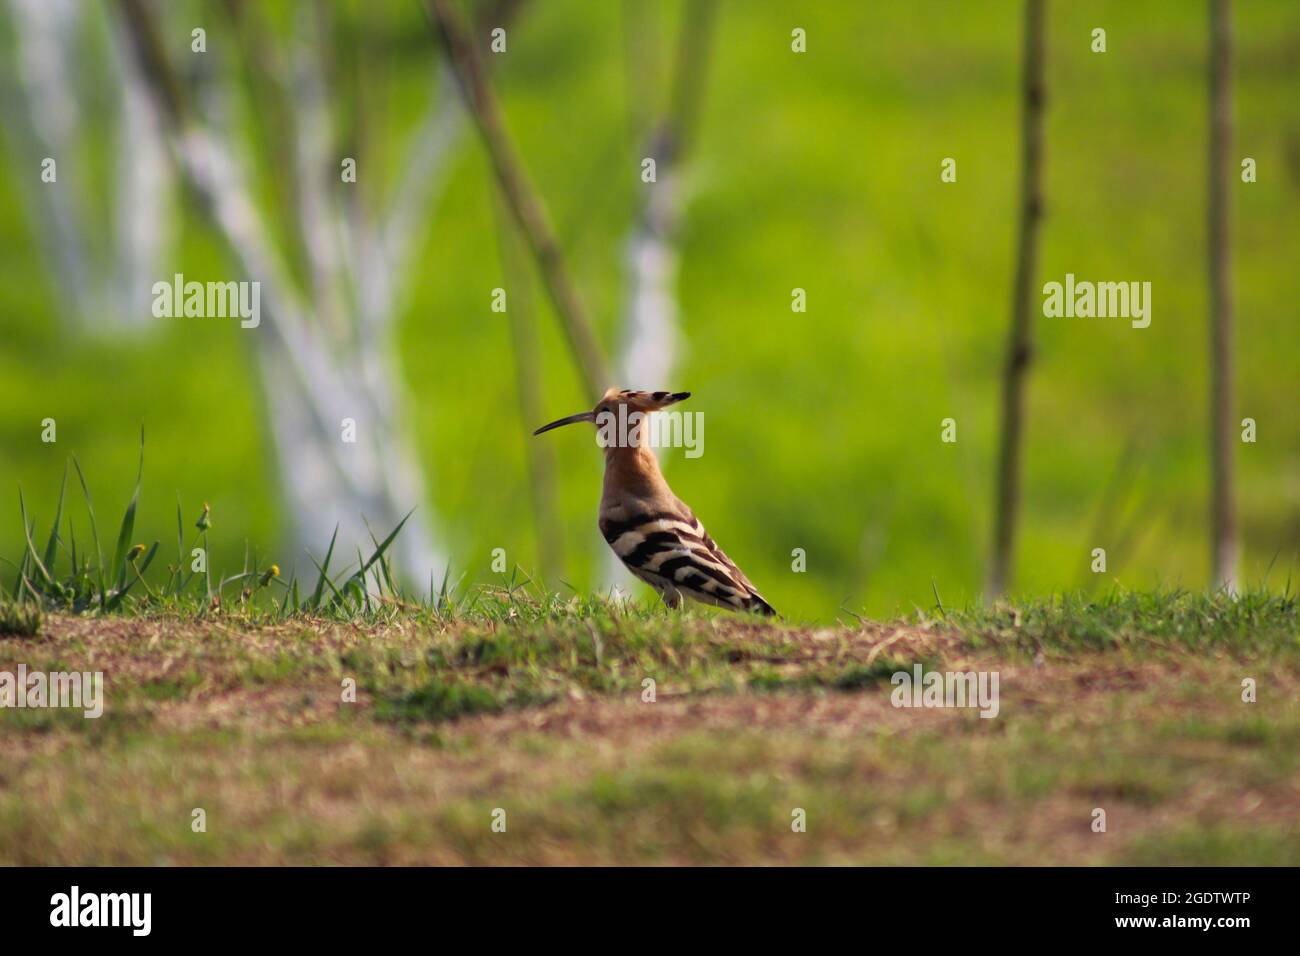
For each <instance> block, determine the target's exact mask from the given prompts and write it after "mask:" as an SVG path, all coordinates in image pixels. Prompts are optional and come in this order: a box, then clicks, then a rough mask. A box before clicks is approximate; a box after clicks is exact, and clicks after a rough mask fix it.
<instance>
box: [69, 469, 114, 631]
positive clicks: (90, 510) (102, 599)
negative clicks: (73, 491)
mask: <svg viewBox="0 0 1300 956" xmlns="http://www.w3.org/2000/svg"><path fill="white" fill-rule="evenodd" d="M72 467H73V468H75V469H77V479H78V480H79V481H80V482H81V493H82V494H83V495H84V496H85V498H86V513H87V514H88V515H90V535H91V537H92V538H93V539H94V541H95V575H96V577H97V578H98V579H99V605H100V607H101V608H103V607H104V605H105V603H106V602H107V600H108V596H107V594H105V591H104V552H103V550H102V549H101V548H100V546H99V528H98V526H97V525H96V523H95V505H94V503H93V502H92V501H91V500H90V488H89V487H87V486H86V476H85V475H84V474H83V473H82V471H81V463H80V462H79V461H77V456H76V455H73V456H72Z"/></svg>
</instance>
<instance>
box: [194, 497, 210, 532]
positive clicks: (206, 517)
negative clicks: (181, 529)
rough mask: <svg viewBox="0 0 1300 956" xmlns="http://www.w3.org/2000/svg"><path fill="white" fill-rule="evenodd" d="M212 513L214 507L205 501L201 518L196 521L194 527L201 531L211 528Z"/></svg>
mask: <svg viewBox="0 0 1300 956" xmlns="http://www.w3.org/2000/svg"><path fill="white" fill-rule="evenodd" d="M211 514H212V509H211V508H209V507H208V503H207V502H206V501H205V502H203V514H201V515H199V520H198V521H196V522H194V527H196V528H198V529H199V530H200V531H207V530H208V529H209V528H211V527H212V518H211Z"/></svg>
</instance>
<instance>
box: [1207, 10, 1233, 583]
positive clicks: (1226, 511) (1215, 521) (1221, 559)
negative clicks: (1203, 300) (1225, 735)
mask: <svg viewBox="0 0 1300 956" xmlns="http://www.w3.org/2000/svg"><path fill="white" fill-rule="evenodd" d="M1209 82H1210V90H1209V93H1210V97H1209V100H1210V116H1209V120H1210V139H1209V202H1208V206H1207V215H1206V220H1207V221H1206V231H1207V240H1208V241H1207V250H1208V256H1209V262H1208V266H1209V280H1210V484H1211V492H1210V534H1211V538H1210V563H1211V574H1212V577H1213V582H1214V586H1215V587H1216V588H1227V589H1229V590H1231V589H1232V588H1234V587H1235V586H1236V583H1237V557H1238V555H1237V548H1238V543H1237V512H1236V504H1235V501H1234V496H1233V484H1234V472H1235V467H1234V461H1233V449H1234V434H1233V433H1234V431H1235V430H1236V425H1235V422H1234V417H1235V416H1234V414H1233V395H1234V393H1235V374H1234V368H1233V366H1234V353H1235V351H1236V349H1235V346H1234V341H1233V340H1234V332H1233V326H1234V323H1235V316H1234V308H1233V285H1232V244H1231V235H1230V233H1231V219H1232V197H1231V192H1230V189H1231V177H1232V160H1231V158H1230V157H1229V155H1228V152H1229V150H1230V149H1231V148H1232V4H1231V2H1230V0H1210V71H1209Z"/></svg>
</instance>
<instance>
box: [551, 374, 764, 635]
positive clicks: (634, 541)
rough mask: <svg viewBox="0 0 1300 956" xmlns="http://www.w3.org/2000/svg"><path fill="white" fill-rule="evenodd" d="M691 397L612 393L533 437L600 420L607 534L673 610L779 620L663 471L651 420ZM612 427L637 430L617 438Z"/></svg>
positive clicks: (612, 545) (602, 513)
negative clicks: (701, 607)
mask: <svg viewBox="0 0 1300 956" xmlns="http://www.w3.org/2000/svg"><path fill="white" fill-rule="evenodd" d="M690 397H691V393H690V392H637V391H631V390H629V389H623V390H622V391H620V390H618V389H614V388H611V389H609V391H607V392H605V396H604V397H603V398H602V399H601V400H600V402H599V403H598V404H597V405H596V407H595V408H594V409H592V410H591V411H589V412H579V413H578V414H577V415H569V416H568V417H567V418H561V419H559V420H557V421H553V422H551V423H550V424H549V425H543V426H542V427H541V428H539V429H537V431H535V432H533V434H534V435H540V434H541V433H542V432H547V431H550V430H551V429H552V428H559V427H560V426H561V425H571V424H574V423H575V422H592V423H595V424H596V425H597V426H598V427H599V428H600V429H601V444H602V445H603V446H604V451H605V485H604V490H603V491H602V492H601V496H600V521H599V525H600V533H601V535H603V536H604V538H605V541H606V543H608V544H609V546H610V548H612V549H613V551H614V554H615V555H617V556H618V559H619V560H620V561H622V562H623V564H624V565H625V566H626V567H627V569H628V570H629V571H631V572H632V573H633V574H634V575H636V577H638V578H640V579H641V580H642V581H644V582H646V583H647V584H649V585H650V586H651V587H652V588H654V589H655V590H656V591H658V592H659V596H660V597H662V598H663V600H664V603H665V604H667V605H668V607H670V608H674V609H676V608H678V607H681V603H682V598H683V597H688V598H691V599H692V600H695V601H700V602H702V603H704V604H712V605H715V606H717V607H723V608H728V609H730V610H733V611H755V612H757V613H759V614H766V615H775V614H776V610H775V609H774V608H773V607H772V605H770V604H768V603H767V601H765V600H764V599H763V597H762V595H760V594H759V593H758V591H756V590H755V589H754V585H752V584H750V583H749V578H747V577H745V575H744V573H743V572H742V571H741V570H740V568H738V567H736V565H735V563H734V562H733V561H732V560H731V559H730V558H729V557H727V555H726V554H725V553H724V552H723V550H722V549H721V548H719V547H718V546H717V544H716V543H715V542H714V540H713V539H712V538H710V537H709V534H708V532H707V531H705V530H704V526H703V525H701V524H700V522H699V519H698V518H696V517H695V514H694V513H693V512H692V511H691V509H690V508H688V507H687V506H686V504H685V503H684V502H683V501H682V500H681V499H680V498H678V497H677V496H676V495H675V494H673V491H672V489H671V488H669V487H668V482H666V481H665V480H664V476H663V472H661V471H660V470H659V460H658V459H657V458H656V457H655V453H654V449H653V448H652V447H651V442H650V437H649V435H648V429H647V425H648V423H649V416H650V414H651V413H652V412H656V411H658V410H660V409H662V408H666V407H667V406H669V405H672V404H674V403H675V402H680V401H682V400H683V399H687V398H690ZM635 412H640V413H641V414H640V416H639V417H638V416H636V415H634V414H633V413H635ZM610 423H617V424H619V425H620V427H621V425H622V424H624V423H626V424H629V425H630V426H631V427H630V430H628V431H627V433H626V434H625V435H623V434H620V435H619V436H618V438H617V440H610V438H609V435H608V431H609V430H608V428H607V426H608V425H609V424H610Z"/></svg>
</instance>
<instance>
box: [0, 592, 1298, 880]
mask: <svg viewBox="0 0 1300 956" xmlns="http://www.w3.org/2000/svg"><path fill="white" fill-rule="evenodd" d="M146 600H147V599H145V598H138V599H133V601H137V602H139V603H132V602H126V601H124V602H123V603H122V605H120V606H119V609H118V610H117V611H115V612H103V611H100V610H98V609H94V610H91V611H89V612H87V613H85V614H82V615H76V616H70V615H67V614H65V613H58V612H53V613H49V614H47V615H46V618H45V621H44V624H43V627H42V631H41V636H40V637H11V638H9V639H7V640H5V641H3V642H0V670H5V669H9V670H12V669H13V666H14V665H15V664H16V663H17V662H23V661H25V662H26V663H27V664H28V666H29V667H32V668H36V669H44V670H55V669H89V668H91V667H93V668H95V669H101V670H103V671H104V673H105V675H106V685H107V691H106V700H105V712H104V716H103V717H102V718H100V719H99V720H84V719H82V718H81V716H80V714H79V713H77V714H73V713H71V712H70V711H65V710H44V711H40V710H13V709H0V783H3V784H4V786H0V862H4V863H24V862H26V863H32V862H46V863H48V862H65V863H124V864H140V863H156V862H170V863H197V864H232V863H339V862H344V863H376V864H385V863H477V864H510V863H595V862H606V863H609V862H613V863H653V864H692V863H710V864H729V863H808V864H824V863H871V864H958V865H964V864H973V863H998V864H1028V863H1065V864H1079V863H1135V862H1137V863H1198V864H1220V865H1234V864H1241V863H1269V864H1272V863H1291V864H1294V863H1295V862H1296V861H1297V860H1300V834H1298V833H1297V830H1296V827H1295V820H1296V819H1297V811H1298V810H1300V807H1297V805H1296V803H1295V782H1296V780H1297V779H1300V747H1298V746H1297V742H1300V706H1298V705H1297V701H1300V644H1297V640H1296V638H1297V627H1296V617H1295V606H1294V601H1293V600H1291V599H1290V598H1287V597H1285V596H1274V597H1273V598H1271V599H1266V597H1265V596H1263V595H1249V596H1243V597H1242V598H1241V599H1240V602H1241V603H1243V604H1245V605H1246V608H1247V609H1246V611H1241V612H1238V611H1234V610H1233V602H1232V599H1231V598H1229V597H1227V596H1225V595H1222V594H1220V595H1213V594H1211V595H1191V594H1185V593H1170V594H1165V595H1125V594H1116V595H1111V596H1110V597H1108V598H1106V599H1104V600H1100V601H1094V602H1091V603H1090V602H1089V601H1088V600H1087V599H1086V598H1084V597H1082V596H1077V595H1075V596H1066V597H1057V598H1053V599H1048V600H1043V601H1038V602H1020V603H1017V604H1015V605H1014V609H1013V608H1012V606H1011V605H1008V606H1006V607H1001V608H994V609H989V610H967V611H961V612H958V611H953V610H949V611H948V616H947V618H946V619H945V618H943V617H941V616H937V615H936V616H934V617H931V616H926V615H920V616H914V617H912V618H909V619H904V620H898V621H894V622H880V623H876V622H869V621H861V622H855V623H853V624H851V625H836V626H833V627H821V626H814V627H809V626H803V625H797V624H789V623H784V624H783V623H779V622H778V623H771V622H766V621H757V620H748V619H745V618H740V617H733V616H727V615H719V614H713V613H688V614H677V613H674V614H669V613H666V612H665V611H664V610H663V609H662V608H657V607H647V606H636V605H611V604H608V603H606V602H603V601H597V600H585V601H579V600H577V599H571V600H570V601H568V602H567V603H566V602H561V601H558V600H556V599H551V600H549V601H545V600H537V599H534V598H530V597H529V596H528V595H527V594H525V593H524V592H522V591H519V592H516V593H514V594H509V593H496V594H480V595H478V596H477V599H476V600H475V603H474V604H473V606H472V608H466V609H465V610H464V612H463V613H460V612H457V613H452V611H451V610H449V609H448V608H446V607H444V608H441V609H437V610H435V609H433V608H429V607H426V608H415V607H412V608H410V609H405V610H401V611H398V612H386V613H385V614H384V615H382V616H375V615H374V614H373V613H372V614H370V615H365V614H362V615H358V616H357V617H355V618H353V619H351V620H347V619H344V618H342V617H335V618H326V617H319V616H307V615H304V614H297V615H292V614H291V615H285V616H280V615H279V614H278V613H277V612H276V611H274V610H267V611H256V610H250V609H249V608H240V609H235V610H225V609H218V610H213V609H211V608H192V609H189V610H184V611H181V612H179V613H177V612H176V611H175V610H167V609H164V608H161V607H159V608H154V607H148V606H145V601H146ZM463 603H465V604H468V603H469V600H468V599H466V600H465V601H464V602H463ZM453 606H456V607H458V606H459V605H458V604H455V603H453ZM1017 620H1018V621H1019V622H1020V623H1019V627H1017V626H1016V624H1015V622H1016V621H1017ZM1071 628H1078V631H1079V634H1080V637H1078V638H1077V639H1072V638H1071V637H1070V633H1071ZM1018 631H1023V632H1024V633H1017V632H1018ZM916 662H922V663H923V664H924V666H925V667H926V668H927V669H937V670H995V671H998V672H999V673H1000V676H1001V702H1000V712H999V715H998V717H997V718H994V719H991V720H986V719H981V718H980V717H978V716H976V714H974V713H973V712H966V711H957V710H907V709H898V708H895V707H893V706H891V703H890V692H891V684H890V680H889V678H890V676H891V675H892V674H893V673H894V672H895V671H897V670H908V669H910V667H911V666H912V664H913V663H916ZM1244 677H1252V678H1254V679H1255V680H1256V681H1257V682H1258V697H1257V700H1256V702H1254V703H1247V702H1245V701H1244V700H1243V699H1242V680H1243V678H1244ZM349 681H353V682H355V686H356V689H357V694H356V697H355V703H352V702H349V701H348V698H347V697H346V693H345V692H346V688H347V686H348V682H349ZM647 681H652V682H653V684H650V685H647ZM648 686H650V687H652V688H653V690H654V695H653V699H651V698H650V697H649V696H648V695H647V687H648ZM38 795H39V799H38V798H37V797H38ZM194 807H203V808H204V809H205V810H206V811H207V813H208V815H209V821H210V822H209V832H208V833H206V834H194V833H192V832H190V830H189V821H190V812H191V810H192V809H193V808H194ZM1098 807H1100V808H1103V809H1105V810H1106V811H1107V816H1108V821H1109V824H1108V830H1107V832H1106V833H1105V834H1094V833H1093V832H1092V831H1091V830H1090V827H1089V823H1090V820H1091V816H1090V815H1091V813H1092V811H1093V810H1094V809H1095V808H1098ZM796 808H800V809H803V810H804V811H805V813H806V815H807V819H808V830H807V832H806V833H800V834H796V833H794V832H792V831H791V829H790V822H791V820H792V817H791V814H792V812H794V811H795V809H796ZM499 809H501V810H504V811H505V812H506V813H507V816H508V828H507V832H506V834H500V833H495V832H494V831H493V830H492V829H491V820H492V817H493V813H494V812H495V811H497V810H499Z"/></svg>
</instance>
